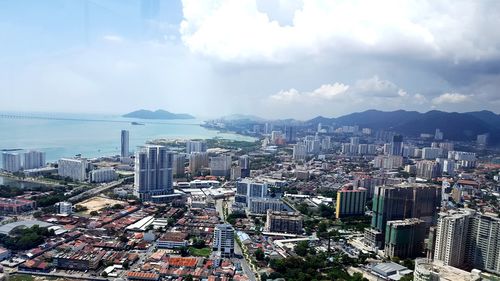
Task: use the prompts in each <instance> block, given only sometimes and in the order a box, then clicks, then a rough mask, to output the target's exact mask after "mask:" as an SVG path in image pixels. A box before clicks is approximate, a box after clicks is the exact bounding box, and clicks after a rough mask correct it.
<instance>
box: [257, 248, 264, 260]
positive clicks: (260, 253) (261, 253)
mask: <svg viewBox="0 0 500 281" xmlns="http://www.w3.org/2000/svg"><path fill="white" fill-rule="evenodd" d="M265 257H266V255H265V254H264V251H262V249H261V248H258V249H257V250H256V251H255V259H257V260H258V261H262V260H264V258H265Z"/></svg>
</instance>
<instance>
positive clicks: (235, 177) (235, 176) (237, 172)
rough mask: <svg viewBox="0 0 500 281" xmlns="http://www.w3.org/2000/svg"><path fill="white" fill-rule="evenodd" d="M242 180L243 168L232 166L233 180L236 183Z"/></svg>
mask: <svg viewBox="0 0 500 281" xmlns="http://www.w3.org/2000/svg"><path fill="white" fill-rule="evenodd" d="M240 178H241V167H240V166H232V167H231V180H232V181H235V180H238V179H240Z"/></svg>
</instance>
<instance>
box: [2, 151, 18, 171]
mask: <svg viewBox="0 0 500 281" xmlns="http://www.w3.org/2000/svg"><path fill="white" fill-rule="evenodd" d="M2 169H3V170H4V171H7V172H11V173H15V172H19V171H20V170H21V155H19V153H15V152H4V153H2Z"/></svg>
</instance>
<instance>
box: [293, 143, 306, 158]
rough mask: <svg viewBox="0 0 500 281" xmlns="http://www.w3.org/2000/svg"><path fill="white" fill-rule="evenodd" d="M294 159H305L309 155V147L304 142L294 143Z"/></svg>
mask: <svg viewBox="0 0 500 281" xmlns="http://www.w3.org/2000/svg"><path fill="white" fill-rule="evenodd" d="M292 157H293V160H295V161H304V160H306V157H307V148H306V146H305V145H304V144H302V143H297V144H294V145H293V155H292Z"/></svg>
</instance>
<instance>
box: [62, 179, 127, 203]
mask: <svg viewBox="0 0 500 281" xmlns="http://www.w3.org/2000/svg"><path fill="white" fill-rule="evenodd" d="M129 178H130V177H127V178H123V179H120V180H118V181H114V182H110V183H108V184H105V185H102V186H99V187H96V188H92V189H89V190H87V191H84V192H82V193H80V194H78V195H75V196H73V197H71V198H69V199H68V201H69V202H72V203H74V202H78V201H80V199H81V198H85V197H92V196H94V195H97V194H99V193H101V192H103V191H105V190H107V189H110V188H114V187H117V186H119V185H121V184H122V183H123V182H124V181H125V180H126V179H129Z"/></svg>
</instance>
